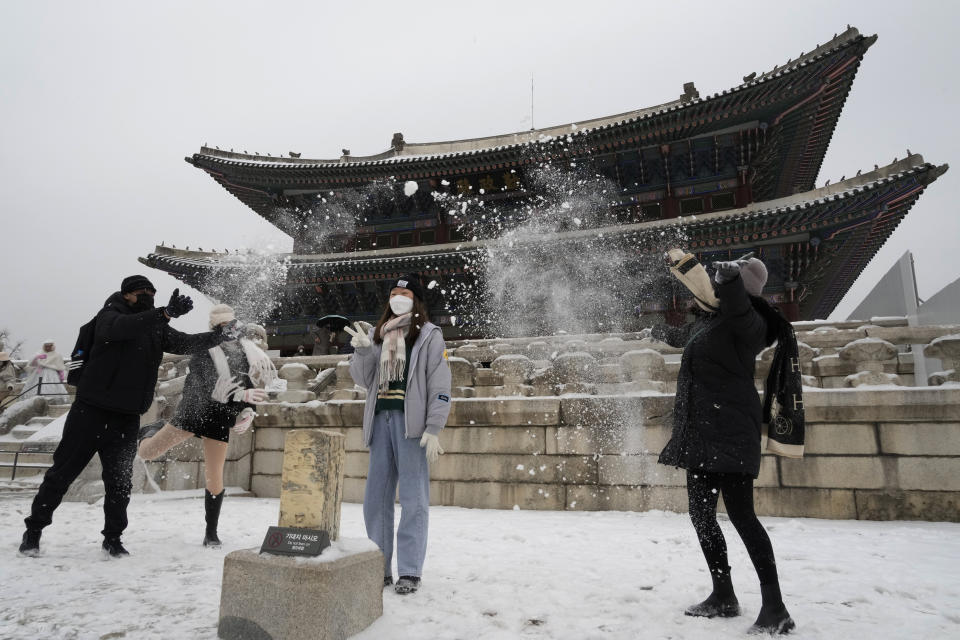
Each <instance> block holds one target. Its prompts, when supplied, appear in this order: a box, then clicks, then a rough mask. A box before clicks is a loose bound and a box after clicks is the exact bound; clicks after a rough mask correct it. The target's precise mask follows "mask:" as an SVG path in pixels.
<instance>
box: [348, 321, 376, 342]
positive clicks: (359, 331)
mask: <svg viewBox="0 0 960 640" xmlns="http://www.w3.org/2000/svg"><path fill="white" fill-rule="evenodd" d="M363 324H366V323H363ZM363 324H361V323H360V322H354V323H353V326H354V327H355V328H354V329H351V328H350V327H344V328H343V330H344V331H346V332H347V333H349V334H350V335H351V336H353V337H352V338H350V345H351V346H352V347H353V348H354V349H365V348H366V347H369V346H370V337H369V336H368V335H367V330H366V329H364V328H363Z"/></svg>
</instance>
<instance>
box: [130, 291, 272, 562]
mask: <svg viewBox="0 0 960 640" xmlns="http://www.w3.org/2000/svg"><path fill="white" fill-rule="evenodd" d="M234 321H235V316H234V311H233V309H232V308H231V307H229V306H228V305H225V304H218V305H216V306H214V307H213V308H212V309H211V310H210V328H211V329H221V330H222V329H223V328H225V327H226V326H227V325H229V324H230V323H232V322H234ZM240 332H241V335H243V330H242V329H241V330H240ZM276 379H277V370H276V368H275V367H274V366H273V363H272V362H271V361H270V358H269V357H268V356H267V354H266V353H264V352H263V350H262V349H260V347H258V346H257V345H256V344H254V342H253V341H251V340H250V339H249V338H247V337H246V336H245V335H244V336H243V337H241V338H240V339H239V340H227V341H224V342H222V343H221V344H219V345H217V346H215V347H212V348H211V349H208V350H207V351H202V352H199V353H197V354H195V355H194V356H193V357H192V358H190V373H189V374H188V375H187V379H186V380H185V381H184V383H183V398H182V399H181V400H180V404H179V405H178V406H177V410H176V412H175V414H174V416H173V418H171V419H170V422H167V423H164V422H163V421H160V422H155V423H152V424H149V425H146V426H145V427H143V428H142V429H141V430H140V447H139V450H138V454H139V455H140V457H141V458H143V459H144V460H154V459H156V458H158V457H159V456H161V455H163V454H164V453H166V452H167V451H169V450H170V449H172V448H173V447H175V446H176V445H178V444H180V443H181V442H183V441H184V440H188V439H190V438H191V437H194V436H196V437H198V438H202V440H203V461H204V474H205V480H206V492H205V496H204V511H205V514H206V516H205V518H206V531H205V533H204V536H203V546H205V547H220V545H221V542H220V537H219V535H218V532H217V526H218V524H219V521H220V507H221V506H222V505H223V496H224V494H225V488H224V486H223V467H224V464H225V462H226V459H227V445H228V444H229V442H230V432H231V431H233V432H234V433H235V434H237V435H242V434H243V433H246V431H247V430H248V429H249V428H250V425H251V424H252V423H253V418H254V416H256V413H254V409H255V405H256V404H257V403H258V402H263V401H264V400H266V399H267V393H266V391H264V387H267V386H268V385H271V384H273V381H274V380H276Z"/></svg>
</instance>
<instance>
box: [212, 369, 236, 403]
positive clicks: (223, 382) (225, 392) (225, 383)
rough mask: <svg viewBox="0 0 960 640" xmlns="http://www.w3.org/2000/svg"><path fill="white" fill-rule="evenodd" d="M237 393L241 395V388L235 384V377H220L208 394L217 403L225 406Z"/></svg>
mask: <svg viewBox="0 0 960 640" xmlns="http://www.w3.org/2000/svg"><path fill="white" fill-rule="evenodd" d="M238 391H239V392H241V393H242V392H243V386H242V385H241V384H240V383H239V382H237V379H236V378H235V377H233V376H230V377H229V378H224V377H220V378H217V382H216V384H214V385H213V391H212V392H211V393H210V397H211V398H213V399H214V400H216V401H217V402H222V403H224V404H226V403H227V402H229V401H230V399H231V398H233V396H234V394H236V393H237V392H238Z"/></svg>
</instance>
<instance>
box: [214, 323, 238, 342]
mask: <svg viewBox="0 0 960 640" xmlns="http://www.w3.org/2000/svg"><path fill="white" fill-rule="evenodd" d="M241 329H243V325H242V324H240V323H239V322H237V321H236V320H231V321H230V322H228V323H227V324H218V325H217V326H216V327H215V328H214V330H213V332H214V333H215V334H216V335H218V336H220V337H221V338H223V340H224V341H227V340H236V339H237V338H239V337H240V330H241Z"/></svg>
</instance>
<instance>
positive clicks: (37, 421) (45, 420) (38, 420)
mask: <svg viewBox="0 0 960 640" xmlns="http://www.w3.org/2000/svg"><path fill="white" fill-rule="evenodd" d="M54 420H56V418H51V417H49V416H37V417H35V418H30V419H29V420H27V426H30V425H37V426H39V427H45V426H47V425H48V424H50V423H51V422H53V421H54Z"/></svg>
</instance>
